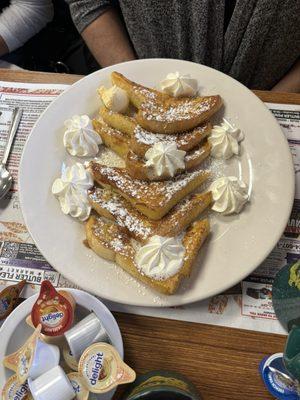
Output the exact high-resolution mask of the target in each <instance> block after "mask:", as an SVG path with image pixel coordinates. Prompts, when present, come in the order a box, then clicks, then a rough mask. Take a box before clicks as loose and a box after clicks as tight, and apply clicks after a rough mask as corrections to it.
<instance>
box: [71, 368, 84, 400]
mask: <svg viewBox="0 0 300 400" xmlns="http://www.w3.org/2000/svg"><path fill="white" fill-rule="evenodd" d="M67 377H68V378H69V379H70V382H71V384H72V386H73V389H74V392H75V393H76V397H75V398H76V400H88V398H89V389H88V388H87V386H86V384H85V381H84V379H83V377H82V376H81V375H80V374H79V373H78V372H70V373H69V374H68V375H67Z"/></svg>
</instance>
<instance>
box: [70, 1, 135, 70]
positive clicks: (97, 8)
mask: <svg viewBox="0 0 300 400" xmlns="http://www.w3.org/2000/svg"><path fill="white" fill-rule="evenodd" d="M66 1H67V3H69V6H70V11H71V15H72V18H73V22H74V24H75V26H76V28H77V29H78V31H79V33H80V34H81V35H82V37H83V39H84V40H85V42H86V44H87V45H88V47H89V49H90V50H91V52H92V54H93V55H94V57H95V58H96V60H97V61H98V63H99V64H100V65H101V66H102V67H107V66H109V65H112V64H117V63H119V62H122V61H129V60H133V59H135V54H134V51H133V49H132V47H131V44H130V42H129V39H128V36H127V33H126V30H125V27H124V26H123V24H122V22H121V20H120V18H119V15H118V12H117V10H116V9H115V8H114V7H113V5H114V2H113V1H112V0H97V1H95V0H66Z"/></svg>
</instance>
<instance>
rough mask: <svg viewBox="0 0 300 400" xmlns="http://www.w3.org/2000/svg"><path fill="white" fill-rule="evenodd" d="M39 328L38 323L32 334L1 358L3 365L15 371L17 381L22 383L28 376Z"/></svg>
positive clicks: (39, 331)
mask: <svg viewBox="0 0 300 400" xmlns="http://www.w3.org/2000/svg"><path fill="white" fill-rule="evenodd" d="M41 328H42V327H41V325H38V327H37V328H36V329H35V331H34V332H33V334H32V335H31V336H30V337H29V338H28V339H27V340H26V342H25V343H24V344H23V346H22V347H20V349H19V350H17V351H15V352H14V353H12V354H9V355H8V356H6V357H4V359H3V365H4V366H5V367H6V368H8V369H11V370H13V371H15V372H16V374H17V378H18V381H19V383H24V382H25V381H26V380H27V378H28V376H29V371H30V368H31V365H32V362H33V358H34V353H35V348H36V346H37V341H38V339H39V337H40V333H41Z"/></svg>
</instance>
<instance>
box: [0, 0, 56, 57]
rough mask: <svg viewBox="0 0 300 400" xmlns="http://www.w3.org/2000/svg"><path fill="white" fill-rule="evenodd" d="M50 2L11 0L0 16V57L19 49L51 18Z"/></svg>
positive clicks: (41, 0) (48, 0)
mask: <svg viewBox="0 0 300 400" xmlns="http://www.w3.org/2000/svg"><path fill="white" fill-rule="evenodd" d="M53 13H54V11H53V3H52V0H11V2H10V5H9V6H8V7H7V8H5V9H4V10H3V12H2V13H1V14H0V56H1V55H3V54H6V53H7V52H8V51H13V50H15V49H17V48H18V47H21V46H22V45H23V44H24V43H25V42H27V40H28V39H30V38H31V37H32V36H34V35H35V34H36V33H38V32H39V31H40V30H41V29H42V28H43V27H44V26H45V25H46V24H47V23H48V22H50V21H51V20H52V18H53Z"/></svg>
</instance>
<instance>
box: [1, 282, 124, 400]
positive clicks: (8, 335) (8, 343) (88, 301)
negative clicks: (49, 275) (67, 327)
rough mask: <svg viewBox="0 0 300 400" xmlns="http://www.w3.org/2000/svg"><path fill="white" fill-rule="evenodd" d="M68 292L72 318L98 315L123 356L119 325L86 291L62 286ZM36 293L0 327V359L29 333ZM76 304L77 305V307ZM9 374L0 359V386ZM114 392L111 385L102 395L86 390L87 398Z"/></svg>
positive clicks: (105, 396)
mask: <svg viewBox="0 0 300 400" xmlns="http://www.w3.org/2000/svg"><path fill="white" fill-rule="evenodd" d="M64 290H66V291H68V292H70V293H71V294H72V296H73V297H74V299H75V301H76V306H77V310H76V318H77V320H78V321H79V320H81V319H83V318H84V317H85V316H86V315H88V314H89V313H90V312H91V311H94V313H95V314H96V315H97V316H98V317H99V319H100V320H101V321H102V323H103V326H104V328H105V329H106V331H107V333H108V335H109V337H110V339H111V342H112V344H113V345H114V347H115V348H116V349H117V350H118V352H119V354H120V356H121V357H122V358H123V357H124V349H123V340H122V336H121V332H120V329H119V326H118V324H117V322H116V320H115V318H114V316H113V315H112V313H111V312H110V311H109V309H108V308H107V307H106V306H105V305H104V304H103V303H102V302H101V301H100V300H99V299H97V298H96V297H94V296H92V295H91V294H89V293H86V292H83V291H82V290H77V289H65V288H64ZM37 297H38V295H37V294H35V295H33V296H31V297H29V298H28V299H27V300H25V301H23V303H21V304H20V305H19V306H18V307H17V308H16V309H15V310H14V311H13V312H12V313H11V314H10V316H9V317H8V318H7V319H6V321H5V322H4V323H3V325H2V327H1V329H0V338H1V346H0V360H3V358H4V357H5V356H6V355H8V354H11V353H13V352H15V351H16V350H18V349H19V348H20V347H21V346H22V345H23V344H24V342H25V341H26V339H27V338H28V337H29V336H30V335H31V334H32V332H33V330H32V328H31V327H30V326H29V325H27V324H26V321H25V320H26V317H27V316H28V315H29V314H30V313H31V310H32V307H33V304H34V303H35V301H36V299H37ZM78 306H81V307H80V308H79V309H78ZM12 374H13V372H12V371H10V370H8V369H6V368H4V366H3V365H2V362H1V363H0V388H2V387H3V386H4V384H5V382H6V381H7V379H8V378H9V377H10V376H11V375H12ZM114 392H115V389H113V390H111V391H110V392H108V393H105V394H103V395H101V396H100V395H94V394H90V396H89V399H90V400H92V399H95V400H96V399H98V398H99V399H101V400H110V399H111V398H112V396H113V394H114Z"/></svg>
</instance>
